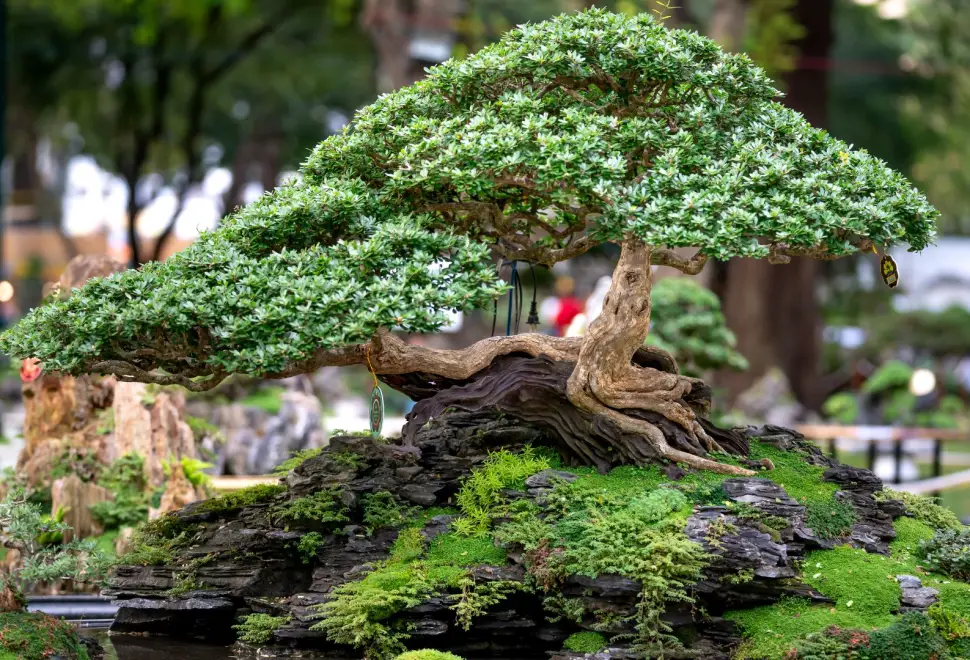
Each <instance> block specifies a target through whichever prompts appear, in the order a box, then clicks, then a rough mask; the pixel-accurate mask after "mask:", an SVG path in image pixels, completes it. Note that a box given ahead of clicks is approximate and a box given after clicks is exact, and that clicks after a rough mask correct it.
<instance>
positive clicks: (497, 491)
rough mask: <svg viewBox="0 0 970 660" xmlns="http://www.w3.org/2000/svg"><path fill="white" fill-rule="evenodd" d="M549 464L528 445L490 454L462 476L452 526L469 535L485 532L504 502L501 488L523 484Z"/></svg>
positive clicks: (521, 486)
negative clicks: (458, 515) (459, 514)
mask: <svg viewBox="0 0 970 660" xmlns="http://www.w3.org/2000/svg"><path fill="white" fill-rule="evenodd" d="M549 467H550V463H549V461H548V459H546V458H545V457H544V456H542V455H541V454H540V453H539V452H537V451H536V450H534V449H532V448H531V447H526V448H525V449H524V450H523V451H522V452H521V453H518V454H514V453H512V452H508V451H499V452H494V453H492V454H490V455H489V456H488V458H487V459H485V463H484V464H483V465H482V466H481V468H479V469H477V470H473V471H472V474H471V476H469V477H468V478H466V479H465V481H464V483H463V484H462V487H461V490H460V491H459V492H458V497H457V498H456V501H457V502H458V506H459V508H460V509H461V512H462V518H460V519H459V520H458V521H456V523H455V525H456V526H455V529H456V530H458V531H459V532H460V533H462V534H466V535H470V536H471V535H476V534H484V533H485V532H487V531H488V529H489V526H490V525H491V522H492V519H493V518H495V517H496V514H497V512H498V509H499V508H501V507H502V506H503V505H504V504H505V495H504V494H503V492H502V491H504V490H506V489H511V488H523V487H524V486H525V480H526V479H527V478H529V477H531V476H532V475H534V474H536V473H537V472H541V471H542V470H546V469H548V468H549Z"/></svg>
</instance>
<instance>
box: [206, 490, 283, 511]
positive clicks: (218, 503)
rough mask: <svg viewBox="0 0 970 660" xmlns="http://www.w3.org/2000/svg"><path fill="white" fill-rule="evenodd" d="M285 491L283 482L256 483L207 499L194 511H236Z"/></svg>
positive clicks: (265, 500)
mask: <svg viewBox="0 0 970 660" xmlns="http://www.w3.org/2000/svg"><path fill="white" fill-rule="evenodd" d="M285 492H286V486H283V485H282V484H256V485H255V486H250V487H249V488H243V489H242V490H237V491H234V492H231V493H226V494H225V495H222V496H220V497H214V498H212V499H211V500H205V501H203V502H201V503H199V504H198V505H196V507H195V509H194V511H195V512H197V513H225V512H228V511H235V510H236V509H242V508H243V507H247V506H252V505H254V504H261V503H263V502H267V501H269V500H271V499H273V498H274V497H276V496H277V495H282V494H283V493H285Z"/></svg>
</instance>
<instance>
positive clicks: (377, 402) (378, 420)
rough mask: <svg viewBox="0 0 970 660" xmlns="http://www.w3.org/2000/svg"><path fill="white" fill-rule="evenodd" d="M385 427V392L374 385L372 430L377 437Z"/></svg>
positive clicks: (371, 415)
mask: <svg viewBox="0 0 970 660" xmlns="http://www.w3.org/2000/svg"><path fill="white" fill-rule="evenodd" d="M383 428H384V393H383V392H381V388H380V387H377V386H376V385H375V386H374V389H373V390H371V393H370V430H371V433H373V434H374V436H375V437H379V436H380V435H381V429H383Z"/></svg>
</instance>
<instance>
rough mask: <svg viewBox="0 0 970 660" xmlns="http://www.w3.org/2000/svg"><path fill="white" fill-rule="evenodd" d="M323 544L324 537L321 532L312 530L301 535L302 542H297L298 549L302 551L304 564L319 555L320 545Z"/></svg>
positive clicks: (301, 555)
mask: <svg viewBox="0 0 970 660" xmlns="http://www.w3.org/2000/svg"><path fill="white" fill-rule="evenodd" d="M322 544H323V537H322V536H321V535H320V533H319V532H310V533H309V534H304V535H303V536H302V537H300V542H299V543H298V544H297V550H298V551H299V553H300V557H301V558H302V560H303V563H304V564H309V563H311V562H312V561H313V560H314V559H316V557H317V553H318V552H319V551H320V546H321V545H322Z"/></svg>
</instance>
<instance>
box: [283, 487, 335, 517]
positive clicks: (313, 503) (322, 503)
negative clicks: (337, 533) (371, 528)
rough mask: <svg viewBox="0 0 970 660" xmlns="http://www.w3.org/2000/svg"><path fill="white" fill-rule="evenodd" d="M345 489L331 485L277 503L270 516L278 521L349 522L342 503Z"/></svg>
mask: <svg viewBox="0 0 970 660" xmlns="http://www.w3.org/2000/svg"><path fill="white" fill-rule="evenodd" d="M342 493H343V490H342V489H341V488H340V487H339V486H329V487H327V488H324V489H322V490H318V491H317V492H315V493H313V494H312V495H307V496H305V497H298V498H296V499H295V500H287V501H285V502H282V503H280V504H277V505H276V506H274V507H273V508H272V509H271V510H270V514H269V515H270V518H271V519H272V520H273V521H275V522H276V523H280V522H291V523H314V522H315V523H341V522H347V521H348V520H349V518H348V517H347V515H346V507H344V506H343V504H341V503H340V496H341V494H342Z"/></svg>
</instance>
